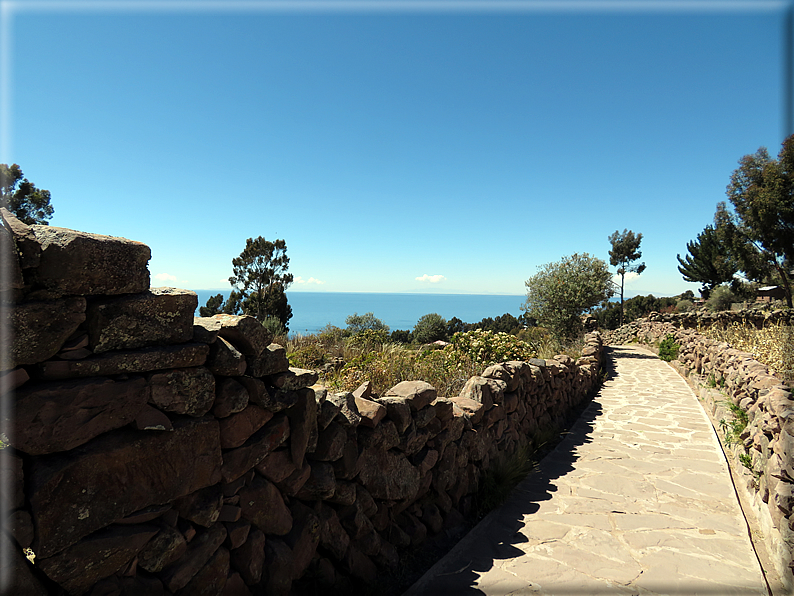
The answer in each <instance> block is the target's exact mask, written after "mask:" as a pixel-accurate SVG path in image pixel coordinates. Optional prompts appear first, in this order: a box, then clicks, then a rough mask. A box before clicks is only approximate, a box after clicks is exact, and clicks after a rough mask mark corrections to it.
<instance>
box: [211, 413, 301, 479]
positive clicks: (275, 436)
mask: <svg viewBox="0 0 794 596" xmlns="http://www.w3.org/2000/svg"><path fill="white" fill-rule="evenodd" d="M288 436H289V421H288V420H287V417H286V416H284V415H283V414H280V415H279V416H276V417H275V418H273V419H272V420H271V421H270V422H268V423H267V424H266V425H265V426H263V427H262V428H261V429H259V430H258V431H257V432H256V433H254V434H253V435H252V436H251V438H250V439H248V440H247V441H246V442H245V444H243V446H242V447H238V448H237V449H230V450H229V451H225V452H224V453H223V467H222V468H221V473H222V475H223V480H224V482H232V481H233V480H236V479H237V478H239V477H240V476H242V475H243V474H245V473H246V472H248V471H249V470H250V469H252V468H253V467H255V466H256V465H257V464H258V463H259V462H261V461H262V460H263V459H265V457H266V456H267V454H268V453H270V452H271V451H273V450H275V449H276V447H278V446H279V445H281V444H282V443H283V442H284V441H286V440H287V437H288Z"/></svg>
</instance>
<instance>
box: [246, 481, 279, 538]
mask: <svg viewBox="0 0 794 596" xmlns="http://www.w3.org/2000/svg"><path fill="white" fill-rule="evenodd" d="M240 508H241V509H242V517H243V519H246V520H248V521H249V522H251V523H252V524H253V525H255V526H256V527H257V528H259V529H260V530H261V531H262V532H264V533H265V534H273V535H275V536H284V535H285V534H287V533H288V532H289V531H290V530H291V529H292V513H290V510H289V509H288V508H287V506H286V505H285V504H284V499H283V498H282V496H281V492H280V491H279V490H278V488H276V485H274V484H273V483H272V482H270V481H268V480H265V479H264V478H263V477H261V476H255V477H254V480H253V481H252V482H251V484H250V485H248V486H246V487H244V488H243V489H242V490H241V491H240Z"/></svg>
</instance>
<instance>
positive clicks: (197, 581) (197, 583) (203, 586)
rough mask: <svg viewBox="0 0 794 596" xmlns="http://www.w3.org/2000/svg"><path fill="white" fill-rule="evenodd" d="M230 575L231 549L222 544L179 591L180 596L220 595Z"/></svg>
mask: <svg viewBox="0 0 794 596" xmlns="http://www.w3.org/2000/svg"><path fill="white" fill-rule="evenodd" d="M228 576H229V551H228V549H226V548H225V547H223V546H221V547H219V548H218V550H216V551H215V552H214V553H213V554H212V556H211V557H210V560H209V561H207V563H206V565H204V567H202V568H201V569H199V571H198V572H197V573H196V575H194V576H193V579H191V580H190V581H189V582H188V584H187V585H186V586H185V587H184V588H183V589H182V590H181V591H180V592H179V596H220V594H221V593H222V592H223V589H224V587H225V586H226V579H227V578H228Z"/></svg>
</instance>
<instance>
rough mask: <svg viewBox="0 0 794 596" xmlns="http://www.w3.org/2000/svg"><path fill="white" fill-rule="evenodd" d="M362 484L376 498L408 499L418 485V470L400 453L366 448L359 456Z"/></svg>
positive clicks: (414, 492) (414, 493) (412, 495)
mask: <svg viewBox="0 0 794 596" xmlns="http://www.w3.org/2000/svg"><path fill="white" fill-rule="evenodd" d="M359 467H360V469H361V472H360V473H359V477H360V478H361V482H362V484H364V486H365V487H366V488H367V490H369V492H370V493H372V496H373V497H375V498H376V499H385V500H398V499H410V498H412V497H414V496H415V495H416V491H417V490H418V487H419V471H418V470H417V469H416V468H415V467H414V466H412V465H411V464H410V462H409V461H408V460H407V459H406V458H405V456H404V455H402V454H396V453H393V452H391V451H381V450H377V449H366V450H364V451H363V452H362V453H361V456H360V458H359Z"/></svg>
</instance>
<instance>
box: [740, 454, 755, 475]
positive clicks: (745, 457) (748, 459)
mask: <svg viewBox="0 0 794 596" xmlns="http://www.w3.org/2000/svg"><path fill="white" fill-rule="evenodd" d="M739 461H740V462H742V465H743V466H744V467H745V468H747V469H748V470H750V471H751V472H755V470H753V457H752V456H751V455H750V454H749V453H740V454H739Z"/></svg>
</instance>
